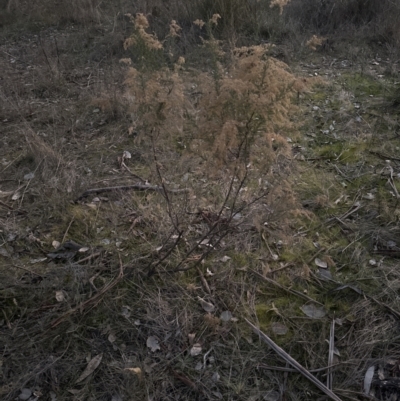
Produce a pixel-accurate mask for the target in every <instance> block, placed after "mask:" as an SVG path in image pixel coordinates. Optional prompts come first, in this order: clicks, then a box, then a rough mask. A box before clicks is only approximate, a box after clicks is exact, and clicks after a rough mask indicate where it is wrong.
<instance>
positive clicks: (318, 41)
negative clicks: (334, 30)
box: [306, 35, 326, 51]
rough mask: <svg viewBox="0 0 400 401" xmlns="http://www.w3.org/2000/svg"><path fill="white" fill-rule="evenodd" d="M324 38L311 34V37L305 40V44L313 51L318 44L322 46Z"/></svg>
mask: <svg viewBox="0 0 400 401" xmlns="http://www.w3.org/2000/svg"><path fill="white" fill-rule="evenodd" d="M325 40H326V39H325V38H322V37H318V36H316V35H313V36H312V37H311V39H309V40H308V41H307V43H306V46H307V47H309V48H310V49H312V50H314V51H315V50H317V47H318V46H322V44H323V43H324V42H325Z"/></svg>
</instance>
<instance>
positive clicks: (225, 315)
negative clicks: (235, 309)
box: [220, 310, 232, 322]
mask: <svg viewBox="0 0 400 401" xmlns="http://www.w3.org/2000/svg"><path fill="white" fill-rule="evenodd" d="M220 318H221V320H222V321H223V322H229V321H230V320H231V319H232V313H231V312H229V311H228V310H226V311H224V312H222V313H221V316H220Z"/></svg>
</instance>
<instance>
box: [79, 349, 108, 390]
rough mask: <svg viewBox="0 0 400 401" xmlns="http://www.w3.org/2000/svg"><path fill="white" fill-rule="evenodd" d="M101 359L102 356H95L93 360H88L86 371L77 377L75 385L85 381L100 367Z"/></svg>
mask: <svg viewBox="0 0 400 401" xmlns="http://www.w3.org/2000/svg"><path fill="white" fill-rule="evenodd" d="M102 359H103V354H99V355H96V356H95V357H94V358H92V359H91V360H90V362H89V363H88V365H87V366H86V369H85V370H84V371H83V372H82V374H81V375H80V376H79V378H78V380H77V381H76V382H75V383H80V382H81V381H83V380H85V379H86V378H87V377H88V376H90V375H91V374H92V373H93V372H94V371H95V370H96V369H97V368H98V366H99V365H100V362H101V360H102Z"/></svg>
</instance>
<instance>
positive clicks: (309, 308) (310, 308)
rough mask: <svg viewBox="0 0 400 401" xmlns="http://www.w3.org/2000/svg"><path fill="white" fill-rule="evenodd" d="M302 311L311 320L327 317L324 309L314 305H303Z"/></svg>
mask: <svg viewBox="0 0 400 401" xmlns="http://www.w3.org/2000/svg"><path fill="white" fill-rule="evenodd" d="M300 309H301V310H302V311H303V312H304V314H305V315H307V316H308V317H310V318H311V319H321V318H323V317H324V316H325V315H326V311H325V309H324V307H322V306H315V305H314V304H308V305H303V306H302V307H301V308H300Z"/></svg>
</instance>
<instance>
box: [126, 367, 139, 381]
mask: <svg viewBox="0 0 400 401" xmlns="http://www.w3.org/2000/svg"><path fill="white" fill-rule="evenodd" d="M125 370H128V371H129V372H132V373H134V374H135V375H136V376H137V377H138V379H139V380H142V377H143V373H142V369H140V368H126V369H125Z"/></svg>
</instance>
